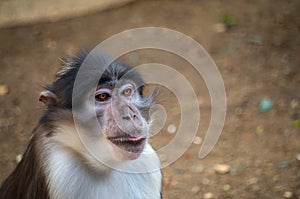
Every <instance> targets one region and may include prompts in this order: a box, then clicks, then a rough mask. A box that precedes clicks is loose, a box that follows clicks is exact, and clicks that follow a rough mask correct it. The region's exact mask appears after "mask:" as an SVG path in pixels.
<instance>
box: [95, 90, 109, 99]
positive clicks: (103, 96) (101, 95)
mask: <svg viewBox="0 0 300 199" xmlns="http://www.w3.org/2000/svg"><path fill="white" fill-rule="evenodd" d="M110 98H111V95H110V94H109V93H108V92H107V91H104V92H103V91H102V92H100V93H96V94H95V100H96V101H98V102H105V101H108V100H109V99H110Z"/></svg>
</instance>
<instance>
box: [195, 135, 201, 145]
mask: <svg viewBox="0 0 300 199" xmlns="http://www.w3.org/2000/svg"><path fill="white" fill-rule="evenodd" d="M201 142H202V138H201V137H198V136H196V137H195V139H194V144H201Z"/></svg>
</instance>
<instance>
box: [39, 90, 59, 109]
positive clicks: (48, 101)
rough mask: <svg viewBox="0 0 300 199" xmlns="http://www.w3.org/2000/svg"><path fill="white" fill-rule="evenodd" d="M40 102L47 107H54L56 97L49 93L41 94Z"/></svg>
mask: <svg viewBox="0 0 300 199" xmlns="http://www.w3.org/2000/svg"><path fill="white" fill-rule="evenodd" d="M39 101H40V102H43V103H44V104H45V105H46V106H47V107H51V106H54V105H55V104H56V103H57V96H56V95H55V94H54V93H53V92H51V91H43V92H41V95H40V98H39Z"/></svg>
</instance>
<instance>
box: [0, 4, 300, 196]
mask: <svg viewBox="0 0 300 199" xmlns="http://www.w3.org/2000/svg"><path fill="white" fill-rule="evenodd" d="M299 8H300V1H296V0H295V1H291V0H286V1H280V0H267V1H247V0H240V1H234V0H228V1H193V0H189V1H188V0H184V1H138V2H134V3H131V4H128V5H126V6H123V7H120V8H116V9H111V10H106V11H103V12H100V13H95V14H92V15H89V16H84V17H80V18H75V19H72V20H67V21H61V22H56V23H45V24H37V25H33V26H24V27H16V28H9V29H0V44H1V45H0V57H1V60H0V69H1V73H0V84H2V85H7V86H8V89H9V93H8V94H6V95H3V96H0V106H1V109H0V182H2V181H3V180H4V178H5V177H6V176H7V175H9V173H10V172H11V171H12V170H13V168H14V167H15V166H16V161H15V159H16V156H17V155H18V154H21V153H22V152H23V151H24V149H25V147H26V142H27V140H28V138H29V137H30V135H31V131H32V129H33V128H34V126H35V125H36V123H37V120H38V118H39V116H40V113H41V111H42V109H43V107H42V105H40V104H39V103H38V102H37V99H38V97H39V92H40V91H41V90H42V85H43V84H46V83H48V82H51V81H52V80H53V77H54V74H55V73H56V72H57V71H58V70H59V67H60V65H61V63H60V60H59V58H60V57H65V56H68V55H72V54H75V53H76V52H77V51H79V50H80V49H87V48H93V47H94V46H96V45H97V44H98V43H99V42H101V41H103V40H104V39H106V38H108V37H110V36H111V35H113V34H115V33H118V32H121V31H123V30H126V29H131V28H136V27H143V26H158V27H166V28H170V29H174V30H177V31H180V32H182V33H184V34H186V35H188V36H190V37H192V38H193V39H195V40H196V41H198V42H199V43H200V44H201V45H203V47H204V48H205V49H206V50H207V51H208V53H209V54H210V55H211V56H212V58H213V59H214V61H215V62H216V64H217V66H218V68H219V70H220V72H221V74H222V77H223V80H224V83H225V87H226V92H227V103H228V110H227V116H226V123H225V126H224V129H223V133H222V135H221V137H220V139H219V141H218V143H217V145H216V146H215V148H214V149H213V151H212V152H211V153H210V154H209V156H207V157H206V158H205V159H199V158H198V152H199V149H200V146H201V145H196V144H192V145H191V147H190V148H189V149H188V150H187V151H186V152H185V154H184V155H183V156H182V157H181V158H180V159H179V160H177V161H176V162H175V163H173V164H172V165H170V166H168V167H167V168H165V169H163V173H164V184H163V195H164V198H170V199H175V198H203V196H204V194H205V193H207V192H211V193H212V194H213V196H214V198H245V199H253V198H283V197H284V193H285V192H291V193H292V194H293V196H291V198H296V199H297V198H300V161H299V160H297V159H296V155H297V154H299V153H300V128H299V127H297V125H296V123H295V121H297V120H299V119H300V92H299V91H300V90H299V85H300V68H299V66H300V56H299V52H300V37H299V33H300V15H299V14H298V11H299ZM221 13H229V14H230V15H232V16H234V18H235V19H236V20H237V24H236V25H235V26H233V27H231V28H229V29H228V30H227V31H226V32H222V33H218V32H216V30H215V26H214V25H215V24H216V23H217V22H218V17H217V16H219V15H220V14H221ZM138 55H139V56H138V57H135V59H131V60H130V59H129V62H130V63H131V64H133V65H137V64H140V63H147V62H159V63H165V64H168V65H170V66H172V67H174V68H176V69H178V70H181V71H182V73H183V74H184V75H185V76H186V77H187V78H188V79H189V81H190V82H191V83H192V85H193V86H194V87H195V90H196V93H197V95H198V97H199V103H200V105H201V107H200V110H201V126H200V129H199V135H198V136H201V137H203V136H204V133H205V131H206V130H207V126H208V122H209V118H210V102H209V97H208V93H207V90H206V88H205V86H204V85H203V82H202V80H201V78H200V77H198V76H197V75H196V73H194V72H193V70H192V69H190V67H189V66H188V65H187V63H185V62H184V61H183V60H181V59H179V58H177V57H176V56H174V55H169V54H167V53H162V52H157V51H156V52H153V51H145V52H141V53H140V54H138ZM129 58H130V57H129ZM199 79H200V80H199ZM197 85H199V86H197ZM163 95H164V97H165V99H164V103H165V104H166V106H167V107H168V113H169V115H168V116H169V117H168V121H167V124H166V127H167V126H168V125H169V124H171V123H174V124H177V123H178V121H179V118H180V117H179V116H180V115H179V113H178V111H177V109H176V107H174V105H173V104H174V99H173V98H171V97H170V96H172V95H171V94H168V92H167V91H166V94H163ZM265 98H268V99H270V100H272V102H273V103H274V105H273V107H272V108H271V109H270V110H268V111H266V112H261V111H259V103H260V101H261V100H262V99H265ZM175 104H176V103H175ZM157 137H159V138H158V139H157ZM171 138H172V136H171V135H170V134H169V133H168V132H167V130H166V128H165V129H164V131H162V132H161V133H159V134H158V135H156V137H155V138H154V139H153V140H152V142H153V145H154V146H155V147H156V148H159V147H161V146H163V145H164V144H165V143H167V142H169V141H170V139H171ZM221 163H222V164H227V165H230V167H231V169H230V172H229V173H228V174H224V175H219V174H216V173H215V172H214V170H213V166H214V165H215V164H221ZM224 185H225V186H224ZM286 197H287V195H286Z"/></svg>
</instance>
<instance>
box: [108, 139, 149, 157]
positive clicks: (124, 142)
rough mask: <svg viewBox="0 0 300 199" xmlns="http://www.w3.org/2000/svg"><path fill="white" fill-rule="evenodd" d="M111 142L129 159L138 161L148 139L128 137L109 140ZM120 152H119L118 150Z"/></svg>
mask: <svg viewBox="0 0 300 199" xmlns="http://www.w3.org/2000/svg"><path fill="white" fill-rule="evenodd" d="M109 141H110V142H111V143H112V144H114V145H115V146H117V147H118V149H120V150H121V151H120V152H121V153H122V154H123V156H125V157H126V158H127V159H136V158H137V157H138V156H139V155H140V154H141V153H142V152H143V149H144V146H145V142H146V138H144V137H142V136H136V137H127V138H120V139H117V138H116V139H109ZM118 151H119V150H118Z"/></svg>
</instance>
